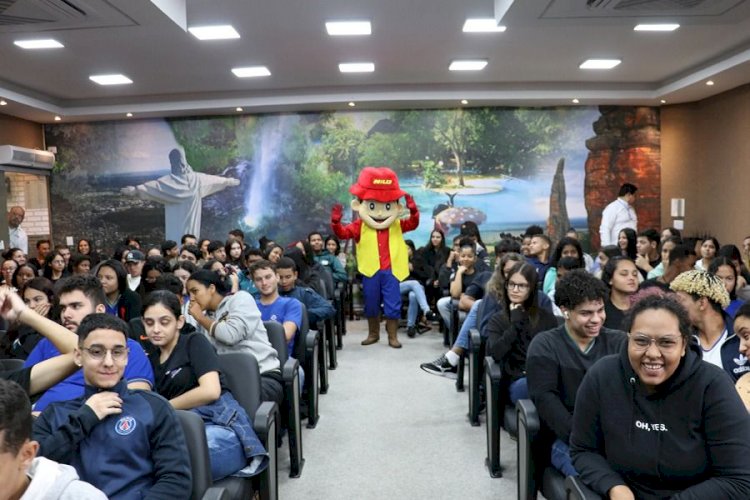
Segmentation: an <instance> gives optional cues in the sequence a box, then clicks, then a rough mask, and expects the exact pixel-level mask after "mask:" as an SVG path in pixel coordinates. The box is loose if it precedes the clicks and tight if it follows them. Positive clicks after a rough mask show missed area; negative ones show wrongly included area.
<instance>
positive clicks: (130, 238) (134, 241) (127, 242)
mask: <svg viewBox="0 0 750 500" xmlns="http://www.w3.org/2000/svg"><path fill="white" fill-rule="evenodd" d="M122 244H123V246H126V247H128V248H131V249H133V250H140V249H141V240H139V239H138V238H137V237H136V236H135V235H132V234H128V235H127V236H125V238H123V240H122Z"/></svg>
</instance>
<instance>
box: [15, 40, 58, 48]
mask: <svg viewBox="0 0 750 500" xmlns="http://www.w3.org/2000/svg"><path fill="white" fill-rule="evenodd" d="M13 43H14V44H15V45H17V46H18V47H21V48H22V49H61V48H63V47H64V45H63V44H61V43H60V42H58V41H57V40H53V39H51V38H47V39H44V40H16V41H15V42H13Z"/></svg>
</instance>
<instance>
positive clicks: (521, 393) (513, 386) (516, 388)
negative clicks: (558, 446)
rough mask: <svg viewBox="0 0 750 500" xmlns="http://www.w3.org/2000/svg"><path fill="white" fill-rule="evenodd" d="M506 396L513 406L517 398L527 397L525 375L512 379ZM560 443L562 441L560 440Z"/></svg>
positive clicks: (527, 389) (527, 387) (527, 385)
mask: <svg viewBox="0 0 750 500" xmlns="http://www.w3.org/2000/svg"><path fill="white" fill-rule="evenodd" d="M508 397H510V402H511V403H513V406H515V405H516V402H517V401H518V400H519V399H529V384H528V383H527V382H526V377H521V378H519V379H518V380H514V381H513V382H511V383H510V387H508ZM560 442H561V443H562V441H560Z"/></svg>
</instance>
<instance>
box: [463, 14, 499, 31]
mask: <svg viewBox="0 0 750 500" xmlns="http://www.w3.org/2000/svg"><path fill="white" fill-rule="evenodd" d="M503 31H505V26H498V24H497V21H495V19H494V18H481V19H480V18H474V19H467V20H466V21H465V22H464V27H463V32H464V33H502V32H503Z"/></svg>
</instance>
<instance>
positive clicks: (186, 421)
mask: <svg viewBox="0 0 750 500" xmlns="http://www.w3.org/2000/svg"><path fill="white" fill-rule="evenodd" d="M177 418H178V420H179V421H180V425H181V426H182V431H183V432H184V433H185V441H187V448H188V454H189V455H190V469H191V471H192V473H193V492H192V494H191V496H190V498H191V500H200V499H201V498H202V497H203V494H204V493H205V492H206V490H207V489H208V488H210V487H211V485H212V483H213V479H212V477H211V462H210V461H209V460H210V459H209V456H208V444H207V443H206V430H205V427H204V425H203V419H202V418H201V417H200V416H198V414H196V413H193V412H192V411H186V410H177Z"/></svg>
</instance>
